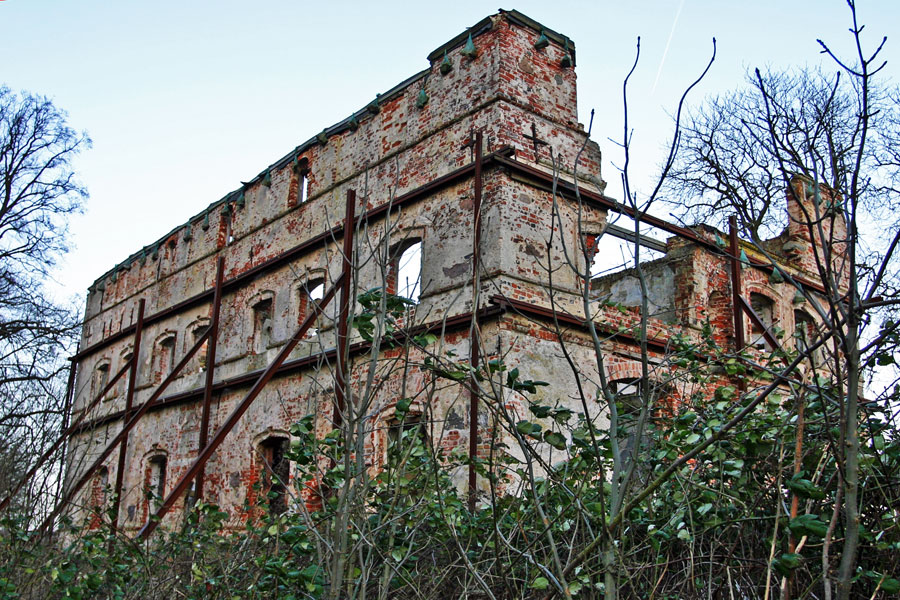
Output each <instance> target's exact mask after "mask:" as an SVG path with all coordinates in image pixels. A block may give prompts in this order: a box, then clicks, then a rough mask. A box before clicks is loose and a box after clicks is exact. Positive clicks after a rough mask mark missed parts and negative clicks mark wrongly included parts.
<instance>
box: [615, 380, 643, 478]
mask: <svg viewBox="0 0 900 600" xmlns="http://www.w3.org/2000/svg"><path fill="white" fill-rule="evenodd" d="M645 386H646V381H644V380H643V379H640V378H633V377H630V378H624V379H617V380H614V381H610V382H609V391H610V392H611V393H612V395H613V398H614V400H615V402H616V411H617V413H618V417H619V422H618V427H617V435H618V436H619V453H620V455H621V456H622V461H623V464H625V465H628V464H629V463H630V462H631V459H632V456H633V455H634V450H635V444H636V442H637V426H638V420H639V418H640V415H641V406H642V405H643V398H644V391H645ZM641 441H642V443H646V441H647V436H646V435H644V436H643V438H642V440H641Z"/></svg>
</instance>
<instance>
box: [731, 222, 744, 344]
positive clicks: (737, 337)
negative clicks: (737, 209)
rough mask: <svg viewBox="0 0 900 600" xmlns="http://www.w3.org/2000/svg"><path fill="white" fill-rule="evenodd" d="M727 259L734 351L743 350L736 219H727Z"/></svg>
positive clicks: (739, 256) (739, 262)
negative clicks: (729, 274) (729, 276)
mask: <svg viewBox="0 0 900 600" xmlns="http://www.w3.org/2000/svg"><path fill="white" fill-rule="evenodd" d="M728 242H729V246H728V254H729V256H728V258H729V260H730V261H731V312H732V314H733V316H734V350H735V352H740V351H741V350H743V349H744V344H745V341H744V312H743V310H742V309H741V300H742V298H741V245H740V242H739V241H738V235H737V218H735V216H734V215H732V216H730V217H728Z"/></svg>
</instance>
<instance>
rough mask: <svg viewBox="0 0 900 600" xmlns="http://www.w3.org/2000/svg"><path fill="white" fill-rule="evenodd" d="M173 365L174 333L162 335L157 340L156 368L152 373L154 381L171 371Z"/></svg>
mask: <svg viewBox="0 0 900 600" xmlns="http://www.w3.org/2000/svg"><path fill="white" fill-rule="evenodd" d="M174 366H175V334H174V333H173V334H171V335H169V336H167V337H164V338H163V339H161V340H160V341H159V343H158V344H157V348H156V368H155V369H154V375H155V377H156V381H160V380H162V379H163V378H164V377H165V376H166V375H168V374H169V373H171V372H172V367H174Z"/></svg>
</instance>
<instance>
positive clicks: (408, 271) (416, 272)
mask: <svg viewBox="0 0 900 600" xmlns="http://www.w3.org/2000/svg"><path fill="white" fill-rule="evenodd" d="M391 254H392V257H391V261H390V264H389V265H388V281H387V291H388V293H389V294H396V295H398V296H403V297H404V298H408V299H410V300H412V301H413V302H415V303H418V302H419V295H420V294H421V291H422V289H421V279H422V240H419V239H415V240H408V241H406V242H404V243H403V244H400V245H398V246H397V247H396V248H395V249H394V251H393V252H392V253H391Z"/></svg>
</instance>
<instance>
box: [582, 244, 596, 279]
mask: <svg viewBox="0 0 900 600" xmlns="http://www.w3.org/2000/svg"><path fill="white" fill-rule="evenodd" d="M600 237H601V234H598V233H585V234H584V236H583V244H584V246H583V248H582V249H583V250H584V263H585V272H586V273H588V279H590V278H591V277H592V276H593V274H594V268H595V267H594V263H595V262H596V258H597V251H598V250H599V246H600Z"/></svg>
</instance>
